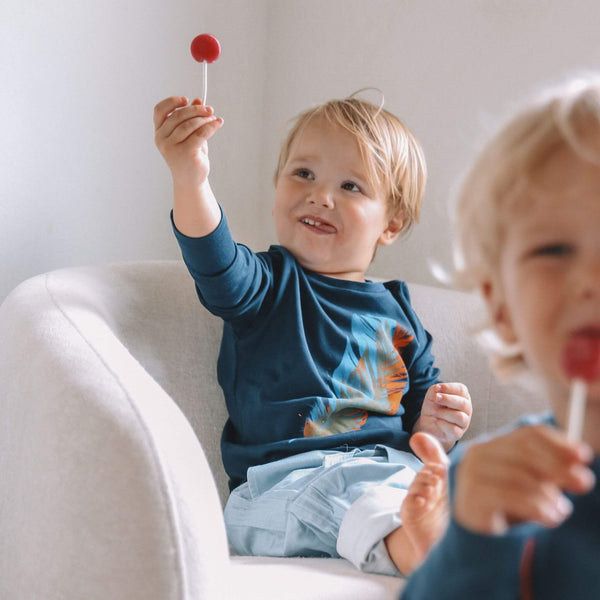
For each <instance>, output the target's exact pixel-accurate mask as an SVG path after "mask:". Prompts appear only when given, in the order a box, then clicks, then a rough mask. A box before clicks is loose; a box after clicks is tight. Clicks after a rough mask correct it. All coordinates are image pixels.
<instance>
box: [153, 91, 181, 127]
mask: <svg viewBox="0 0 600 600" xmlns="http://www.w3.org/2000/svg"><path fill="white" fill-rule="evenodd" d="M187 102H188V100H187V98H186V97H185V96H171V97H170V98H165V99H164V100H161V101H160V102H159V103H158V104H157V105H156V106H155V107H154V114H153V120H154V129H159V128H160V127H161V126H162V124H163V123H164V122H165V120H166V119H167V118H168V117H169V115H170V114H171V113H172V112H173V111H174V110H176V109H177V108H181V107H183V106H186V105H187Z"/></svg>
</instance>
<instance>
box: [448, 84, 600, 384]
mask: <svg viewBox="0 0 600 600" xmlns="http://www.w3.org/2000/svg"><path fill="white" fill-rule="evenodd" d="M594 127H596V128H597V129H594ZM590 131H591V132H592V133H594V134H595V136H596V141H595V143H594V139H592V138H591V137H590ZM599 136H600V77H599V76H597V75H594V76H588V77H583V78H577V79H573V80H570V81H569V82H568V83H566V84H564V85H562V86H560V87H556V88H553V89H550V90H547V91H546V92H544V93H543V94H541V95H540V96H538V97H537V98H535V99H534V100H533V101H532V102H530V103H529V105H528V106H527V107H526V108H525V109H524V110H522V111H521V112H519V113H518V114H517V115H516V116H515V117H514V118H513V119H511V120H510V121H508V123H507V124H506V125H505V126H504V127H503V128H502V129H501V130H500V131H499V133H497V134H496V135H495V136H494V137H493V138H492V139H491V140H490V141H489V142H488V144H487V145H486V146H485V147H484V149H483V151H482V152H481V153H480V154H479V156H478V158H477V159H476V161H475V163H474V164H473V166H472V167H471V169H470V171H469V172H468V174H467V176H466V178H465V179H464V181H463V184H462V187H461V189H460V192H459V194H458V197H457V202H456V207H455V208H456V210H455V217H456V223H455V225H456V236H455V268H456V272H455V282H456V283H457V284H458V285H459V287H462V288H464V289H471V290H472V289H478V288H481V287H482V285H483V284H484V283H485V282H489V281H492V282H494V281H495V282H497V280H498V272H499V268H500V264H499V263H500V254H501V250H502V246H503V241H504V235H505V232H506V229H507V227H508V226H509V224H510V219H509V217H510V214H513V213H512V211H513V210H514V208H515V207H517V206H521V205H523V204H524V203H526V202H527V200H528V196H527V194H526V193H525V192H526V191H531V189H530V177H531V175H532V174H533V172H534V171H535V170H536V169H537V168H539V167H540V166H541V165H542V164H544V163H545V161H546V160H548V158H549V157H550V156H551V155H552V154H554V153H555V152H556V151H557V150H559V149H562V148H568V149H570V150H571V151H573V152H575V153H576V154H577V155H578V156H579V157H581V159H582V160H586V161H590V162H594V163H597V164H600V137H599ZM528 188H529V190H528ZM486 327H487V330H488V331H487V333H488V334H489V332H490V331H491V330H492V327H491V324H487V326H486ZM492 354H493V357H492V358H493V363H494V366H495V368H496V370H497V372H498V373H499V374H501V375H507V374H510V373H511V372H514V371H518V370H521V369H522V368H523V367H524V366H525V363H524V360H523V355H522V353H521V351H520V349H519V348H518V347H514V348H503V347H502V346H501V345H496V344H495V348H492Z"/></svg>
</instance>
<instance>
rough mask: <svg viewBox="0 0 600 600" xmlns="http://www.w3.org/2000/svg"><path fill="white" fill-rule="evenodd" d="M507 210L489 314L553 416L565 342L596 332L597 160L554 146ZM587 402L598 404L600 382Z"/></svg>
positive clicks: (599, 300)
mask: <svg viewBox="0 0 600 600" xmlns="http://www.w3.org/2000/svg"><path fill="white" fill-rule="evenodd" d="M507 216H508V219H507V224H506V231H505V240H504V244H503V247H502V252H501V259H500V285H499V289H497V290H496V300H495V302H494V303H492V312H493V313H494V314H493V316H494V318H495V321H496V326H497V328H498V331H499V333H501V334H502V336H503V337H504V339H505V340H506V341H516V342H518V343H519V344H520V345H521V348H522V351H523V354H524V356H525V360H526V363H527V364H528V366H529V367H530V368H532V369H533V370H534V371H536V372H537V373H539V374H540V375H541V376H542V378H543V379H544V381H545V383H546V387H547V390H548V393H549V394H550V397H551V399H552V401H553V405H554V408H555V411H556V413H557V418H559V417H560V416H561V415H562V413H563V412H564V404H565V401H566V399H567V398H568V393H569V385H570V382H569V381H568V378H567V376H566V375H565V374H564V372H563V369H562V368H561V356H562V352H563V350H564V347H565V345H566V343H567V342H568V340H569V339H570V338H571V337H572V336H574V335H575V334H577V333H582V332H584V333H585V334H587V335H590V336H595V337H600V166H598V165H593V164H591V163H589V162H584V161H582V160H581V159H579V158H577V157H576V156H575V155H574V154H573V153H572V152H570V151H569V150H567V149H566V148H565V149H561V150H557V151H556V152H555V153H554V154H553V155H551V156H550V158H549V159H548V160H547V161H546V162H545V163H544V164H543V165H542V166H541V167H539V168H538V169H537V170H536V171H535V172H534V173H533V176H532V177H531V184H530V185H529V186H528V187H527V189H526V191H525V192H524V194H523V196H521V198H520V199H519V200H518V201H517V202H516V206H512V207H511V208H510V209H509V213H508V215H507ZM590 401H591V402H590ZM588 402H589V406H590V404H591V406H590V408H591V409H593V406H594V405H595V407H596V408H595V410H600V382H599V381H596V382H594V383H593V384H592V385H590V387H589V391H588Z"/></svg>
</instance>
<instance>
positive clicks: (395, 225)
mask: <svg viewBox="0 0 600 600" xmlns="http://www.w3.org/2000/svg"><path fill="white" fill-rule="evenodd" d="M403 225H404V219H403V218H402V216H400V215H398V216H396V217H392V218H391V219H390V220H389V222H388V224H387V227H386V228H385V229H384V230H383V231H382V233H381V235H380V236H379V240H378V241H379V243H380V244H381V245H382V246H389V245H390V244H391V243H392V242H395V241H396V238H397V237H398V236H399V235H400V232H401V231H402V226H403Z"/></svg>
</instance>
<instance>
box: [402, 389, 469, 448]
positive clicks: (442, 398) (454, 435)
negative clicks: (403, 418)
mask: <svg viewBox="0 0 600 600" xmlns="http://www.w3.org/2000/svg"><path fill="white" fill-rule="evenodd" d="M472 413H473V407H472V405H471V396H470V394H469V390H468V389H467V386H466V385H464V384H462V383H436V384H434V385H432V386H431V387H430V388H429V389H428V390H427V393H426V394H425V399H424V400H423V406H422V407H421V416H420V417H419V419H418V420H417V422H416V423H415V426H414V428H413V433H417V432H418V431H424V432H425V433H430V434H431V435H433V436H434V437H435V438H437V439H438V440H439V441H440V442H441V443H442V446H443V447H444V449H445V450H446V451H448V450H450V449H451V448H452V446H453V445H454V444H455V443H456V442H457V441H458V440H460V439H461V438H462V436H463V435H464V433H465V431H466V430H467V429H468V427H469V424H470V423H471V415H472Z"/></svg>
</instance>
